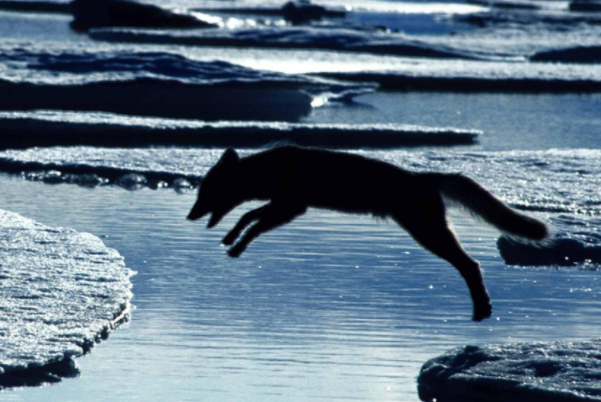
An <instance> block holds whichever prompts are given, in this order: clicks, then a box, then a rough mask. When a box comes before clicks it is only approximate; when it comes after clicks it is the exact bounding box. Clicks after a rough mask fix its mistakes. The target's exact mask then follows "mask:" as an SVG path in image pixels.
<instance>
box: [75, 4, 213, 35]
mask: <svg viewBox="0 0 601 402" xmlns="http://www.w3.org/2000/svg"><path fill="white" fill-rule="evenodd" d="M71 11H72V13H73V17H74V19H73V22H72V24H71V26H72V27H73V28H75V29H79V30H87V29H90V28H93V27H103V26H127V27H132V26H133V27H160V28H215V27H217V25H215V24H213V23H211V22H208V21H203V20H201V19H199V18H196V17H195V16H194V15H192V14H187V13H183V12H182V13H178V12H174V11H171V10H168V9H165V8H161V7H158V6H156V5H152V4H144V3H141V2H138V1H132V0H74V1H72V2H71Z"/></svg>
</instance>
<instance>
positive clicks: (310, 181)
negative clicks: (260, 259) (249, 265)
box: [188, 146, 549, 321]
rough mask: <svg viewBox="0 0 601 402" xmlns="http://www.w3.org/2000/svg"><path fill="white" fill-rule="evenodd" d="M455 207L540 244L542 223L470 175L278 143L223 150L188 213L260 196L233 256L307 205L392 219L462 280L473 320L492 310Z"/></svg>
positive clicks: (230, 237)
mask: <svg viewBox="0 0 601 402" xmlns="http://www.w3.org/2000/svg"><path fill="white" fill-rule="evenodd" d="M443 199H445V200H447V201H450V202H451V205H452V204H459V205H460V206H462V207H463V208H465V209H467V210H468V211H469V212H471V213H472V214H473V215H475V216H477V217H479V218H480V219H482V220H483V221H485V222H487V223H489V224H491V225H492V226H494V227H496V228H498V229H499V230H501V231H502V232H505V233H506V234H509V235H511V236H516V237H521V238H525V239H529V240H534V241H540V240H543V239H545V238H546V237H547V236H548V233H549V231H548V229H547V226H546V225H545V224H544V223H543V222H540V221H538V220H536V219H534V218H532V217H529V216H527V215H524V214H522V213H519V212H517V211H515V210H513V209H511V208H510V207H508V206H507V205H505V204H504V203H503V202H502V201H501V200H499V199H498V198H496V197H495V196H493V195H492V194H491V193H489V192H488V191H486V190H485V189H484V188H482V187H481V186H480V185H479V184H477V183H476V182H475V181H473V180H472V179H470V178H468V177H465V176H462V175H460V174H446V173H432V172H413V171H408V170H404V169H401V168H399V167H397V166H394V165H391V164H389V163H386V162H382V161H379V160H375V159H370V158H366V157H363V156H360V155H354V154H348V153H342V152H334V151H328V150H321V149H312V148H301V147H295V146H282V147H277V148H272V149H269V150H266V151H263V152H259V153H255V154H253V155H249V156H246V157H243V158H240V157H239V156H238V154H237V153H236V151H234V150H233V149H231V148H230V149H227V150H226V151H225V152H224V153H223V155H222V156H221V159H220V160H219V161H218V162H217V164H216V165H215V166H213V167H212V168H211V169H210V170H209V171H208V173H207V174H206V175H205V177H204V179H203V181H202V183H201V186H200V188H199V191H198V199H197V201H196V203H195V205H194V206H193V207H192V210H191V211H190V213H189V215H188V219H190V220H197V219H200V218H202V217H203V216H205V215H206V214H209V213H210V214H211V217H210V219H209V222H208V224H207V227H208V228H212V227H214V226H215V225H217V224H218V223H219V221H220V220H221V219H222V218H223V217H224V216H225V215H226V214H227V213H229V212H230V211H231V210H232V209H234V208H235V207H236V206H238V205H240V204H242V203H244V202H246V201H251V200H267V201H269V202H268V203H267V204H265V205H264V206H262V207H260V208H257V209H254V210H251V211H249V212H247V213H245V214H244V215H243V216H242V217H241V218H240V220H239V221H238V223H237V224H236V225H235V226H234V227H233V228H232V229H231V230H230V231H229V233H228V234H227V235H226V236H225V237H224V238H223V244H225V245H228V246H230V245H233V244H234V242H235V241H236V239H238V237H240V235H241V234H242V232H243V231H244V230H245V229H246V228H247V227H248V226H250V225H251V224H253V223H254V224H253V225H252V226H250V228H249V229H248V230H247V231H246V232H245V233H244V235H243V236H242V237H241V239H240V240H239V241H238V242H237V243H236V244H235V245H233V247H231V248H230V249H229V251H228V254H229V256H230V257H238V256H240V255H241V254H242V253H243V252H244V250H246V248H247V247H248V245H249V244H250V243H251V242H252V241H253V240H255V239H256V238H257V237H258V236H260V235H261V234H262V233H265V232H267V231H269V230H272V229H275V228H277V227H278V226H282V225H284V224H285V223H288V222H290V221H292V220H293V219H294V218H296V217H297V216H299V215H302V214H304V213H305V212H306V211H307V208H308V207H315V208H325V209H331V210H336V211H341V212H345V213H360V214H372V215H374V216H377V217H384V218H392V219H393V220H394V221H395V222H396V223H397V224H399V226H401V227H402V228H403V229H405V230H406V231H407V232H408V233H409V234H410V235H411V236H412V237H413V238H414V239H415V240H416V241H417V242H418V243H419V244H421V245H422V246H423V247H424V248H426V249H427V250H429V251H431V252H432V253H434V254H435V255H437V256H438V257H440V258H442V259H444V260H446V261H448V262H449V263H450V264H451V265H453V266H454V267H455V268H456V269H457V270H458V271H459V273H460V274H461V276H462V277H463V279H464V280H465V282H466V284H467V286H468V288H469V291H470V295H471V298H472V302H473V317H472V319H473V320H474V321H482V320H483V319H485V318H488V317H490V316H491V314H492V304H491V302H490V297H489V295H488V291H487V290H486V287H485V285H484V281H483V278H482V272H481V270H480V265H479V263H478V262H477V261H475V260H474V259H472V258H471V257H470V256H469V255H468V254H467V253H466V252H465V251H464V250H463V248H462V247H461V245H460V244H459V241H458V240H457V238H456V237H455V235H454V233H453V232H452V231H451V229H450V228H449V226H448V224H447V219H446V215H445V203H444V202H443Z"/></svg>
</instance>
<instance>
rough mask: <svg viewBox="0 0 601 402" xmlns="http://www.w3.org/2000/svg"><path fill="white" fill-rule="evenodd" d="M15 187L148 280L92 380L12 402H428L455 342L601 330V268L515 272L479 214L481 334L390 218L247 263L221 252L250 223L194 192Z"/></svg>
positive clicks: (269, 250) (443, 273) (43, 213)
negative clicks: (484, 288) (426, 377)
mask: <svg viewBox="0 0 601 402" xmlns="http://www.w3.org/2000/svg"><path fill="white" fill-rule="evenodd" d="M1 180H2V187H3V188H5V189H9V190H8V191H4V192H3V194H2V196H0V208H5V209H10V210H12V211H16V212H19V213H21V214H23V215H25V216H28V217H31V218H33V219H35V220H38V221H41V222H44V223H46V224H49V225H55V226H68V227H73V228H75V229H76V230H81V231H89V232H92V233H95V234H96V235H98V236H100V237H101V238H102V239H103V241H104V242H105V243H106V244H107V246H109V247H118V248H119V250H120V252H121V254H122V255H123V256H124V257H125V261H126V263H127V265H128V267H130V268H131V269H133V270H136V271H137V272H138V274H137V275H136V276H134V277H133V278H132V282H133V284H134V288H133V292H134V294H135V296H134V300H133V301H134V304H135V306H136V310H135V311H134V312H133V320H132V322H131V324H130V325H128V326H127V327H125V328H122V329H120V330H119V331H117V332H115V333H113V334H112V335H111V337H110V340H109V342H108V343H106V344H103V345H101V346H99V347H97V348H96V349H95V350H94V351H93V353H92V354H91V355H89V356H87V357H85V358H82V359H80V360H79V364H80V368H81V372H82V374H81V378H79V379H76V380H65V381H63V383H62V384H60V385H58V386H52V387H46V388H27V389H21V390H16V391H10V392H5V393H4V394H3V395H2V397H3V400H15V401H29V400H31V401H33V400H40V399H44V400H48V401H59V400H60V401H77V400H81V397H82V395H85V397H86V398H91V399H96V398H97V399H104V400H116V401H130V400H170V401H182V400H197V399H198V398H199V397H200V398H202V399H203V400H208V401H213V400H214V401H222V400H224V399H231V400H256V401H264V400H274V401H275V400H282V399H286V400H293V401H309V400H320V399H342V400H349V399H353V400H355V399H356V400H386V401H398V400H406V401H416V400H418V399H417V394H416V385H415V379H416V376H417V373H418V371H419V369H420V367H421V365H422V364H423V363H424V362H425V361H426V360H428V359H429V358H432V357H434V356H436V355H438V354H440V353H443V352H445V351H446V350H448V349H450V348H452V347H455V346H459V345H463V344H485V343H491V342H511V341H531V340H537V341H545V340H549V341H550V340H557V339H562V340H577V339H580V340H584V339H589V338H590V337H592V336H594V335H595V334H596V329H597V328H598V326H599V325H600V324H601V316H600V315H599V308H600V307H601V306H600V305H599V302H598V299H599V297H601V296H599V294H600V289H599V288H598V286H596V282H597V279H598V272H596V271H583V270H578V269H574V268H570V269H553V268H548V267H547V268H540V269H536V268H516V267H506V266H505V265H504V264H503V262H502V260H501V259H500V258H499V256H498V253H497V250H496V248H495V240H496V235H495V233H494V232H492V231H489V230H486V229H481V228H480V227H479V226H474V225H473V224H472V223H471V222H469V221H467V220H465V219H456V220H455V222H456V224H455V229H456V231H457V233H458V235H459V237H460V238H461V240H462V242H463V244H464V245H465V247H466V249H467V250H468V251H469V252H470V253H471V254H472V255H474V257H476V258H478V259H479V260H480V261H481V263H482V266H483V267H484V269H485V278H486V282H487V284H488V286H489V290H490V292H491V296H492V298H493V301H494V309H495V314H494V316H493V318H492V319H490V320H488V321H485V322H484V323H481V324H474V323H472V322H471V321H470V314H471V305H470V300H469V298H468V294H467V290H466V288H465V285H464V284H463V283H462V281H461V279H460V278H459V275H458V274H457V273H456V272H455V271H454V270H453V269H452V268H451V267H450V266H448V265H447V264H445V263H443V262H442V261H440V260H438V259H436V258H434V257H433V256H431V255H429V254H428V253H427V252H425V251H424V250H422V249H421V248H419V247H417V246H416V245H415V243H414V242H413V241H412V240H410V239H409V238H408V236H407V235H406V234H404V233H403V232H402V231H400V230H399V229H398V228H396V227H395V226H394V225H392V224H390V223H383V222H377V221H374V220H372V219H371V218H365V217H363V218H362V217H359V216H345V215H340V214H336V213H330V212H323V211H311V212H310V213H309V214H307V215H306V216H305V217H303V218H301V219H299V220H298V221H296V222H294V223H292V224H290V225H288V226H287V227H285V228H282V229H280V230H278V231H276V232H273V233H270V234H268V235H265V236H264V237H262V238H261V239H259V240H258V241H257V242H256V243H254V244H253V245H252V246H251V248H250V249H249V250H248V252H247V254H245V255H244V256H243V258H241V259H240V260H232V259H229V258H227V257H226V256H225V253H224V252H225V250H224V249H223V248H221V247H219V245H218V244H219V240H220V238H221V236H223V235H224V233H225V229H226V228H227V227H228V226H231V225H232V224H233V222H234V219H235V216H232V217H229V218H228V219H227V220H226V221H224V222H223V223H222V224H221V225H220V226H219V227H218V229H215V230H213V231H207V230H206V229H205V228H204V227H203V225H201V224H193V223H190V222H186V221H185V220H184V216H185V214H186V213H187V210H188V208H189V206H190V205H191V204H192V202H193V200H194V195H193V194H184V195H177V194H175V193H174V192H173V191H171V190H156V191H153V190H148V189H147V190H141V191H138V192H127V191H124V190H122V189H119V188H112V187H111V188H100V189H95V190H89V189H83V188H79V187H75V186H72V185H57V186H49V185H42V184H39V183H30V182H26V181H23V180H22V179H20V178H15V177H6V176H3V177H2V178H1ZM24 200H29V201H28V202H24ZM40 206H43V207H40Z"/></svg>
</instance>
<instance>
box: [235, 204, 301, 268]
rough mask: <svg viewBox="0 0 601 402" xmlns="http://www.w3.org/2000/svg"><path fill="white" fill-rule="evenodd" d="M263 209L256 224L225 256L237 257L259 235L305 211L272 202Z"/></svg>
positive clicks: (298, 207) (291, 205)
mask: <svg viewBox="0 0 601 402" xmlns="http://www.w3.org/2000/svg"><path fill="white" fill-rule="evenodd" d="M264 208H265V209H263V210H262V211H261V213H260V216H259V218H258V222H257V223H255V224H254V225H253V226H251V227H250V229H248V230H247V231H246V233H245V234H244V235H243V236H242V239H240V241H238V243H236V245H234V247H232V248H230V249H229V251H228V252H227V254H228V255H229V256H230V257H239V256H240V254H242V253H243V252H244V250H246V248H247V247H248V245H249V244H250V243H251V242H252V241H253V240H255V239H256V238H257V237H259V236H260V235H261V234H263V233H265V232H268V231H270V230H273V229H275V228H277V227H279V226H282V225H284V224H286V223H288V222H290V221H292V220H293V219H294V218H296V217H297V216H299V215H302V214H304V213H305V212H306V211H307V206H306V205H297V204H287V203H273V202H272V203H269V204H267V205H266V206H265V207H264ZM251 212H252V211H251ZM234 229H235V228H234Z"/></svg>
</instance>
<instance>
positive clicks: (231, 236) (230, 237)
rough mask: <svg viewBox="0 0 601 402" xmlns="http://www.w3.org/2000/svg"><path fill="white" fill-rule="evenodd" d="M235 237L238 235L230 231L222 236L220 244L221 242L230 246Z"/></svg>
mask: <svg viewBox="0 0 601 402" xmlns="http://www.w3.org/2000/svg"><path fill="white" fill-rule="evenodd" d="M237 237H238V235H237V234H236V233H232V232H230V233H228V234H227V236H225V237H224V238H223V240H221V244H223V245H224V246H231V245H232V244H234V242H235V241H236V238H237Z"/></svg>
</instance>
